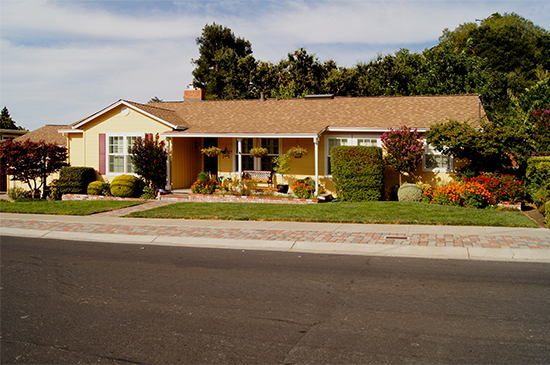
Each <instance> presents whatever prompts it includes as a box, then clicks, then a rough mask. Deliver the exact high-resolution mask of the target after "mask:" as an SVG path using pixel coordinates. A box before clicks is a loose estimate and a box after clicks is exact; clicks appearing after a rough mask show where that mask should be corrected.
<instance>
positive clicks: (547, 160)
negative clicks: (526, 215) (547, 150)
mask: <svg viewBox="0 0 550 365" xmlns="http://www.w3.org/2000/svg"><path fill="white" fill-rule="evenodd" d="M525 179H526V181H527V188H528V191H529V194H530V196H531V199H532V200H533V203H535V205H536V206H537V208H539V210H544V205H545V203H546V202H547V201H548V200H550V157H533V158H530V159H529V160H528V161H527V171H526V173H525Z"/></svg>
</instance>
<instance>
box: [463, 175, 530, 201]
mask: <svg viewBox="0 0 550 365" xmlns="http://www.w3.org/2000/svg"><path fill="white" fill-rule="evenodd" d="M466 181H470V182H479V183H482V184H484V185H485V187H486V188H487V190H489V191H490V192H491V197H492V201H491V204H498V203H500V202H504V201H507V202H518V201H521V200H523V199H524V198H525V193H526V190H525V187H524V185H523V182H522V181H521V180H518V178H516V177H515V176H512V175H503V174H495V173H492V172H482V173H481V174H480V175H479V176H476V177H472V178H470V179H466Z"/></svg>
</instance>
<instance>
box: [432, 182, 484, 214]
mask: <svg viewBox="0 0 550 365" xmlns="http://www.w3.org/2000/svg"><path fill="white" fill-rule="evenodd" d="M423 194H424V195H425V196H427V197H428V199H429V201H430V203H435V204H442V205H452V206H457V207H464V206H465V207H471V208H485V207H486V206H488V205H489V204H491V203H492V201H493V197H492V194H491V192H490V191H489V189H487V187H486V186H485V184H483V183H480V182H477V181H464V182H456V181H453V182H450V183H449V184H447V185H443V186H438V187H436V188H434V189H433V190H431V191H429V190H425V191H424V192H423Z"/></svg>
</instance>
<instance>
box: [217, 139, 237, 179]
mask: <svg viewBox="0 0 550 365" xmlns="http://www.w3.org/2000/svg"><path fill="white" fill-rule="evenodd" d="M232 146H233V139H231V138H219V139H218V147H219V148H221V149H222V150H225V148H226V147H227V149H228V150H230V151H231V153H230V154H229V158H227V157H224V156H222V155H220V156H218V174H219V176H223V177H224V178H227V177H230V176H232V174H233V172H234V171H233V166H234V163H233V162H234V158H235V154H234V153H233V152H235V151H233V150H232V148H233V147H232Z"/></svg>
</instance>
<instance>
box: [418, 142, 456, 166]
mask: <svg viewBox="0 0 550 365" xmlns="http://www.w3.org/2000/svg"><path fill="white" fill-rule="evenodd" d="M422 171H432V172H453V157H452V156H447V155H444V154H442V153H441V152H439V151H437V150H436V149H434V148H433V147H432V146H430V145H426V149H425V151H424V157H423V158H422Z"/></svg>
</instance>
